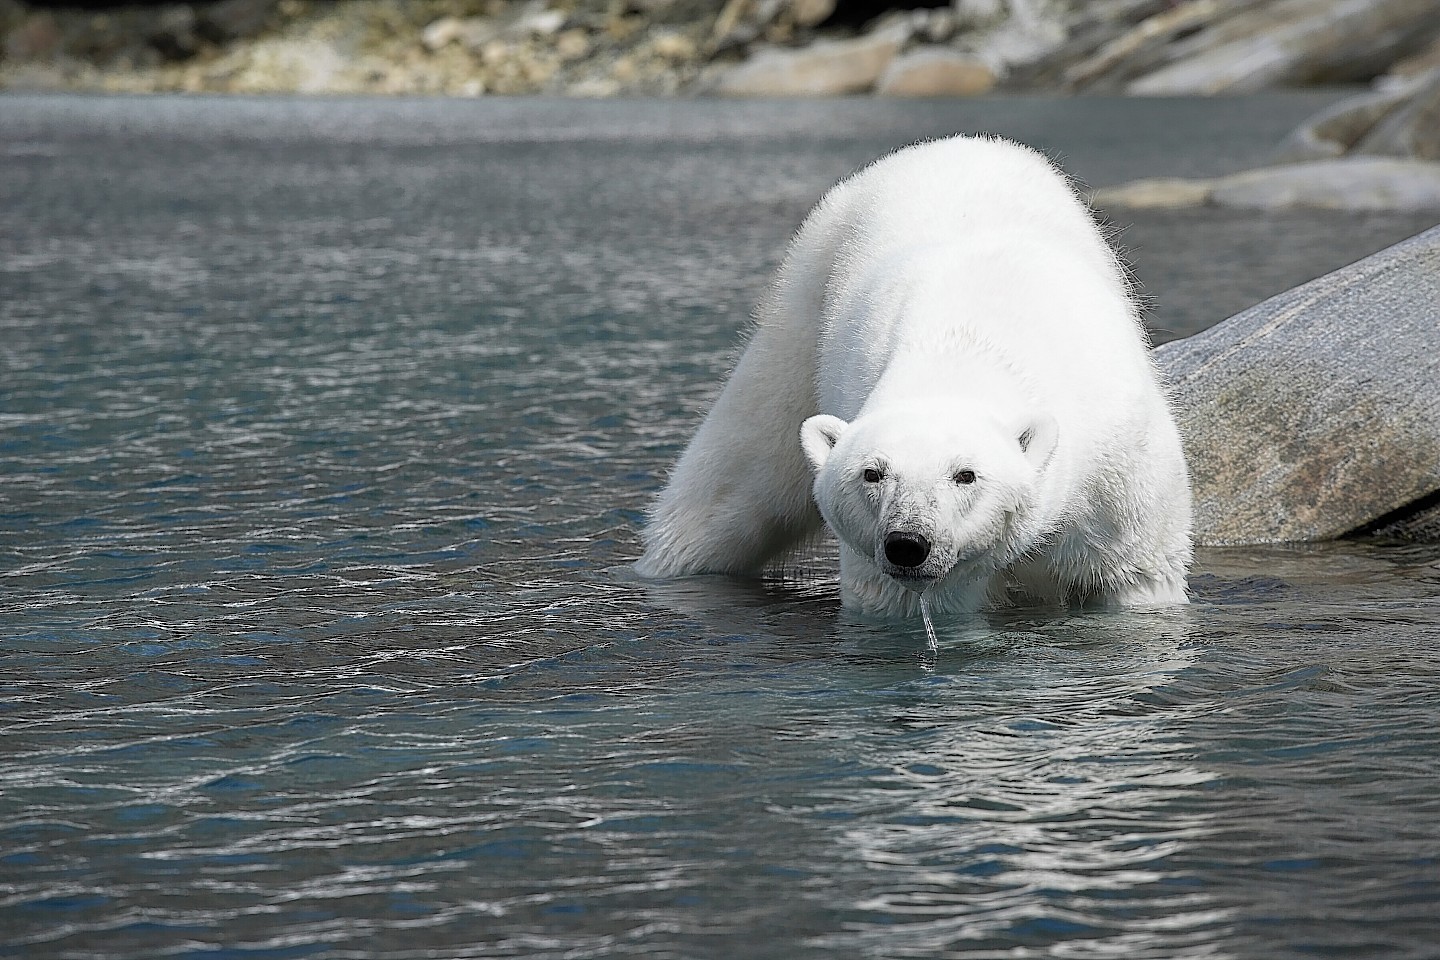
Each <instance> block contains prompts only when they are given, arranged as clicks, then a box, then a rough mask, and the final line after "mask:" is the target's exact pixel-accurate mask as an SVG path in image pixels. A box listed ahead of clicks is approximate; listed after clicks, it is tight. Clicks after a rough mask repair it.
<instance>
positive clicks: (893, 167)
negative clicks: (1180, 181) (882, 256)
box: [817, 137, 1123, 280]
mask: <svg viewBox="0 0 1440 960" xmlns="http://www.w3.org/2000/svg"><path fill="white" fill-rule="evenodd" d="M827 208H832V209H836V210H840V209H843V210H844V211H845V213H844V215H843V217H842V218H843V219H845V220H847V221H848V222H849V232H850V234H851V242H850V243H848V244H847V245H846V246H847V252H848V253H850V254H853V255H856V256H861V257H864V256H875V255H877V253H878V252H879V251H891V250H894V249H897V248H901V247H905V246H919V245H925V244H929V243H948V242H952V241H954V240H955V239H956V236H957V234H960V233H963V234H966V235H970V236H974V237H981V238H983V237H984V236H985V235H987V234H994V233H1005V232H1014V231H1017V230H1021V231H1028V232H1032V233H1034V234H1035V235H1036V236H1044V237H1047V238H1049V239H1051V240H1053V241H1056V242H1058V243H1062V244H1064V245H1065V246H1066V247H1068V248H1069V249H1071V250H1073V251H1075V252H1077V253H1082V254H1083V256H1084V257H1085V258H1086V259H1087V260H1088V261H1089V265H1090V266H1093V267H1094V268H1095V269H1097V270H1099V271H1102V272H1104V273H1106V274H1107V275H1111V276H1113V277H1115V278H1116V279H1117V280H1118V279H1121V278H1122V276H1123V274H1122V273H1121V271H1120V269H1119V266H1118V265H1117V263H1116V261H1115V256H1114V253H1113V252H1112V251H1111V250H1110V248H1109V246H1108V245H1107V244H1106V243H1105V242H1104V240H1103V239H1102V238H1101V237H1100V236H1099V234H1098V232H1097V231H1096V228H1095V223H1094V220H1093V219H1092V218H1091V216H1090V212H1089V210H1088V209H1087V208H1086V207H1085V205H1084V204H1083V203H1082V202H1081V201H1080V199H1079V198H1078V197H1077V196H1076V194H1075V191H1074V189H1073V188H1072V187H1071V185H1070V182H1069V180H1068V179H1066V177H1065V176H1064V174H1062V173H1061V172H1060V171H1059V170H1057V169H1056V168H1055V167H1054V166H1053V165H1052V164H1051V163H1050V161H1049V160H1047V159H1046V158H1045V157H1044V156H1043V155H1041V154H1040V153H1038V152H1037V151H1035V150H1033V149H1031V148H1030V147H1026V146H1023V145H1021V144H1018V143H1012V142H1010V141H1007V140H1000V139H992V138H986V137H951V138H949V139H945V140H935V141H930V142H927V143H921V144H916V145H915V146H912V147H907V148H906V149H904V150H899V151H897V152H895V153H892V154H890V155H889V156H887V157H883V158H881V159H880V160H877V161H876V162H875V163H872V164H871V165H869V166H868V167H866V168H864V169H863V170H861V171H860V172H859V173H857V174H855V175H854V176H852V177H850V178H849V179H848V180H845V181H843V182H842V183H840V184H839V185H837V186H836V187H835V188H834V189H833V190H831V191H830V194H829V195H828V196H827V197H826V200H825V203H824V204H822V206H821V209H820V211H817V214H820V215H823V213H824V212H825V210H826V209H827ZM862 237H863V238H864V240H863V242H861V243H856V242H854V241H855V240H856V239H857V238H862Z"/></svg>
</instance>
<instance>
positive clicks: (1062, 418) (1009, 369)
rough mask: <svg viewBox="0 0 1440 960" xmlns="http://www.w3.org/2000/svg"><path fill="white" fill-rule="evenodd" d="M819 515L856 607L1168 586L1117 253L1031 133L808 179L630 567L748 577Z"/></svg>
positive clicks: (1141, 357) (1184, 531) (1118, 593)
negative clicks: (730, 360) (801, 208)
mask: <svg viewBox="0 0 1440 960" xmlns="http://www.w3.org/2000/svg"><path fill="white" fill-rule="evenodd" d="M822 518H823V521H824V522H825V523H826V524H827V525H828V526H829V528H830V529H831V530H832V531H833V532H834V534H835V535H836V537H837V538H838V539H839V542H840V591H841V599H842V602H843V603H844V604H845V605H846V606H847V607H850V608H853V609H855V610H857V611H859V612H861V613H864V614H870V615H875V616H880V617H904V616H912V615H914V614H915V613H917V612H918V608H919V601H920V597H921V596H922V595H923V596H924V597H925V599H926V601H927V602H928V604H929V606H930V609H932V610H934V611H935V612H937V613H951V614H954V613H968V612H975V611H979V610H985V609H992V608H995V607H1000V606H1005V605H1011V604H1016V603H1040V604H1047V605H1048V604H1058V605H1065V606H1101V607H1134V606H1151V605H1162V604H1174V603H1184V602H1185V575H1186V570H1187V568H1188V566H1189V563H1190V556H1191V546H1190V484H1189V478H1188V474H1187V472H1186V466H1185V458H1184V454H1183V452H1182V450H1181V445H1180V437H1179V433H1178V431H1177V430H1176V427H1175V422H1174V419H1173V417H1172V416H1171V412H1170V409H1169V405H1168V402H1167V400H1166V397H1165V394H1164V392H1163V391H1162V389H1161V385H1160V383H1159V381H1158V378H1157V375H1156V372H1155V368H1154V366H1153V365H1152V363H1151V361H1150V356H1149V350H1148V343H1147V340H1146V336H1145V333H1144V330H1143V328H1142V326H1141V324H1140V321H1139V319H1138V316H1137V310H1136V307H1135V303H1134V301H1133V300H1132V298H1131V296H1130V293H1129V288H1128V283H1127V279H1126V275H1125V272H1124V270H1123V269H1122V268H1121V266H1120V265H1119V263H1118V262H1117V260H1116V257H1115V254H1114V252H1113V251H1112V250H1111V249H1110V247H1109V245H1108V244H1107V243H1106V241H1105V238H1104V237H1103V236H1102V235H1101V233H1100V231H1099V229H1098V228H1097V226H1096V224H1095V221H1094V220H1093V219H1092V217H1091V215H1090V212H1089V210H1088V209H1087V208H1086V206H1085V205H1084V204H1083V203H1082V202H1081V201H1080V199H1079V198H1078V197H1077V196H1076V194H1075V192H1074V190H1073V189H1072V188H1071V186H1070V184H1069V182H1068V181H1067V180H1066V178H1065V177H1064V176H1063V175H1062V174H1060V173H1059V172H1058V171H1057V170H1056V169H1055V168H1054V167H1053V166H1051V164H1050V163H1049V161H1047V160H1046V159H1045V158H1044V157H1042V156H1041V155H1040V154H1039V153H1037V152H1035V151H1033V150H1031V149H1029V148H1028V147H1024V146H1021V145H1019V144H1016V143H1011V142H1007V141H1005V140H1000V139H991V138H978V137H953V138H950V139H945V140H938V141H934V142H928V143H923V144H919V145H916V146H912V147H908V148H906V149H903V150H900V151H898V152H896V153H894V154H891V155H890V156H888V157H885V158H883V159H881V160H879V161H877V162H875V163H874V164H872V165H870V166H869V167H867V168H865V169H864V170H862V171H860V172H859V173H857V174H855V175H854V176H852V177H850V178H849V179H847V180H844V181H842V182H841V183H840V184H838V185H837V186H835V187H834V188H833V189H831V190H830V191H829V192H828V193H827V194H826V195H825V197H824V198H823V199H822V200H821V201H820V203H819V204H818V205H817V206H816V208H815V209H814V211H812V212H811V214H810V215H809V217H807V218H806V220H805V222H804V224H803V225H802V226H801V228H800V230H799V232H798V233H797V234H796V236H795V239H794V240H793V242H792V243H791V246H790V249H789V252H788V254H787V256H786V258H785V261H784V263H783V264H782V266H781V268H780V270H779V273H778V275H777V277H776V279H775V281H774V284H773V286H772V288H771V290H770V292H769V294H768V296H767V297H766V298H765V300H764V301H763V302H762V303H761V305H760V308H759V311H758V316H757V323H756V326H755V329H754V332H753V335H752V336H751V338H750V342H749V344H748V346H747V347H746V348H745V351H744V353H743V354H742V356H741V357H740V360H739V363H738V364H737V365H736V367H735V370H734V372H733V373H732V374H731V376H730V378H729V380H728V382H727V383H726V385H725V387H724V389H723V390H722V392H721V393H720V396H719V398H718V399H717V400H716V402H715V405H714V407H713V408H712V409H711V411H710V413H709V415H708V416H706V418H705V420H704V422H703V423H701V425H700V427H699V429H698V431H697V432H696V434H695V436H694V438H693V439H692V440H691V442H690V445H689V446H688V448H687V449H686V450H685V452H684V454H683V456H681V458H680V461H679V463H678V464H677V465H676V466H675V469H674V470H673V472H672V474H671V476H670V480H669V482H668V484H667V485H666V487H665V489H664V490H663V491H662V492H661V494H660V495H659V497H658V498H657V500H656V502H655V504H654V506H653V508H652V510H651V514H650V522H649V524H648V525H647V527H646V528H645V530H644V534H643V536H644V542H645V552H644V554H643V556H642V557H641V559H640V561H639V562H638V563H637V564H636V570H637V572H638V573H640V574H641V575H642V576H646V577H653V578H668V577H679V576H687V575H692V574H701V573H732V574H735V573H756V572H759V571H760V570H762V569H763V568H764V567H765V566H766V565H767V564H768V563H770V562H772V561H775V560H776V559H777V558H780V557H782V556H783V555H784V554H785V553H786V552H787V551H790V550H793V549H794V548H796V547H797V546H798V545H800V544H802V543H803V542H804V541H805V540H806V539H807V538H809V537H811V536H812V535H814V534H815V533H816V532H817V531H818V530H819V528H820V524H821V520H822Z"/></svg>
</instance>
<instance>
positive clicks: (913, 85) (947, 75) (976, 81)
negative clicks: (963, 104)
mask: <svg viewBox="0 0 1440 960" xmlns="http://www.w3.org/2000/svg"><path fill="white" fill-rule="evenodd" d="M994 86H995V73H994V71H992V70H991V69H990V68H989V67H988V66H986V65H985V64H984V63H982V62H980V61H979V60H977V59H976V58H974V57H971V56H968V55H966V54H963V53H960V52H958V51H955V50H950V49H948V48H946V47H921V48H919V49H917V50H911V51H908V52H906V53H904V54H901V55H900V56H898V57H896V58H895V59H894V60H892V61H890V65H889V66H888V67H886V68H885V72H884V73H883V74H882V75H881V76H880V80H879V82H878V83H877V84H876V86H875V92H876V93H879V94H882V95H885V96H891V97H972V96H976V95H978V94H982V93H987V92H989V91H990V90H991V89H992V88H993V87H994Z"/></svg>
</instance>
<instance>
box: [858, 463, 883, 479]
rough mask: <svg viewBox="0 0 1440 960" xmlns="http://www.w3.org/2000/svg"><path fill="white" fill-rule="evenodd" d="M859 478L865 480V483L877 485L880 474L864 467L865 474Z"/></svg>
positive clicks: (872, 468) (871, 468)
mask: <svg viewBox="0 0 1440 960" xmlns="http://www.w3.org/2000/svg"><path fill="white" fill-rule="evenodd" d="M860 476H862V477H864V478H865V482H866V483H879V482H880V478H881V476H882V474H881V473H880V471H879V470H876V469H875V468H874V467H866V468H865V472H864V473H862V474H860Z"/></svg>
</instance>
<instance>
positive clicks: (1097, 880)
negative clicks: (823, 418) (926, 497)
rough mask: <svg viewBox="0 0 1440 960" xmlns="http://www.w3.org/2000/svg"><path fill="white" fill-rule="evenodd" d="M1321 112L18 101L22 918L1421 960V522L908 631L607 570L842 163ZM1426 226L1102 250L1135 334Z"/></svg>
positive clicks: (8, 869) (1161, 165) (10, 400)
mask: <svg viewBox="0 0 1440 960" xmlns="http://www.w3.org/2000/svg"><path fill="white" fill-rule="evenodd" d="M1328 96H1330V95H1323V94H1322V95H1314V94H1304V95H1285V96H1278V97H1254V98H1245V99H1242V100H1238V101H1230V102H1223V101H1203V102H1202V101H1118V100H1081V101H1049V100H1041V99H1016V100H985V101H977V102H964V103H925V104H886V103H876V102H871V101H839V102H823V103H814V104H793V103H761V104H745V103H709V102H707V103H683V102H669V103H596V104H577V103H567V102H545V101H494V102H492V101H485V102H479V103H468V102H455V101H403V100H401V101H345V100H333V101H332V100H263V99H253V100H245V99H239V100H222V99H201V98H195V99H186V98H158V99H126V98H115V99H103V98H70V97H6V98H0V334H3V338H4V339H3V343H0V655H3V665H4V671H3V674H0V955H3V956H15V957H25V958H30V957H45V958H51V957H54V958H82V957H83V958H101V957H104V958H111V957H114V958H119V957H147V958H148V957H197V958H199V957H204V958H294V957H337V958H340V957H356V958H359V957H364V958H372V957H374V958H382V957H383V958H412V957H413V958H419V957H439V958H461V957H536V958H562V957H566V958H569V957H717V958H731V957H746V958H750V957H755V958H770V957H774V958H807V957H816V958H818V957H876V958H880V957H886V958H888V957H967V958H970V957H973V958H982V957H987V958H988V957H1000V956H1005V957H1042V956H1043V957H1116V958H1155V960H1176V958H1189V957H1195V958H1200V957H1204V958H1216V957H1236V958H1248V957H1255V958H1272V957H1314V956H1335V957H1397V958H1398V957H1406V958H1410V957H1414V958H1422V957H1433V956H1435V955H1436V948H1435V944H1436V943H1437V942H1440V921H1437V919H1436V915H1437V908H1440V860H1437V856H1440V827H1437V823H1440V779H1437V775H1440V732H1437V731H1440V692H1437V690H1436V686H1437V684H1436V678H1437V676H1440V652H1437V643H1436V641H1437V639H1440V548H1435V547H1397V546H1385V545H1380V544H1342V545H1327V546H1321V547H1280V548H1266V549H1257V550H1231V551H1211V552H1206V553H1203V554H1202V555H1201V557H1200V559H1199V562H1198V563H1197V566H1196V570H1195V575H1194V577H1193V580H1192V587H1193V590H1194V594H1195V598H1196V602H1195V603H1194V604H1192V605H1191V606H1190V607H1189V608H1188V609H1185V610H1182V611H1175V612H1170V613H1165V614H1143V615H1142V614H1128V615H1121V614H1084V615H1079V614H1077V615H1072V616H1064V617H1054V616H1040V615H1037V614H1028V613H1024V612H1017V613H1013V614H1007V615H1003V616H993V617H986V618H976V619H973V620H965V621H959V622H952V623H946V624H941V625H940V635H941V636H940V640H941V643H940V650H939V652H938V654H936V655H934V656H930V655H927V653H926V644H925V636H924V632H923V629H922V627H921V626H920V625H919V624H918V623H917V624H900V625H894V626H888V627H886V626H878V625H875V624H868V623H863V622H859V621H856V620H854V619H852V618H850V617H848V616H846V615H845V614H844V613H842V612H841V611H840V610H839V608H838V602H837V599H836V587H835V583H834V577H833V570H832V569H831V568H830V567H829V566H828V565H827V564H826V563H825V561H824V558H823V555H822V557H821V558H819V559H817V560H816V561H815V562H814V563H813V564H811V565H809V566H808V567H807V568H805V569H804V570H802V571H801V572H800V573H799V574H797V575H796V576H794V577H792V578H789V579H785V580H774V581H769V582H766V583H760V584H749V583H743V582H735V581H727V580H723V579H700V580H696V581H690V582H686V583H680V584H671V585H652V584H644V583H641V582H639V581H637V580H635V579H634V578H633V577H632V576H631V575H630V574H629V572H628V563H629V562H630V561H631V560H633V559H634V557H635V556H636V554H637V552H638V548H637V542H636V536H637V529H638V525H639V523H640V518H641V511H642V509H643V506H644V504H645V502H646V500H647V498H648V497H649V496H650V495H651V493H652V492H653V491H654V490H655V489H656V487H657V486H658V484H659V483H660V481H661V478H662V477H663V475H664V471H665V469H666V467H667V465H668V464H669V462H670V461H671V460H672V459H673V457H674V456H675V455H676V454H677V453H678V451H679V448H680V446H681V445H682V444H683V443H684V441H685V439H686V438H687V437H688V435H689V432H690V430H691V429H692V428H693V425H694V422H695V418H696V417H697V416H698V415H699V413H700V412H701V411H703V409H704V408H705V405H706V403H707V402H708V399H709V398H710V397H711V396H713V393H714V391H715V390H716V388H717V386H718V380H719V377H720V376H721V375H722V374H723V372H724V370H725V368H726V366H727V364H728V362H729V359H730V357H731V356H732V354H733V350H734V347H735V344H736V342H737V335H738V332H739V330H740V329H741V328H742V326H743V323H744V320H745V317H746V316H747V314H748V312H749V309H750V305H751V304H752V303H753V301H754V299H755V297H756V295H757V294H758V292H759V291H760V290H761V289H762V288H763V285H764V282H765V279H766V275H767V273H768V272H769V271H770V270H771V269H772V268H773V266H774V265H775V263H776V262H777V261H778V258H779V256H780V254H781V252H782V249H783V244H784V241H785V239H786V237H787V236H788V235H789V232H790V231H791V230H792V229H793V228H794V227H795V226H796V224H798V222H799V220H800V218H801V217H803V215H804V213H805V211H806V210H807V209H808V207H809V206H810V205H811V204H812V203H813V202H814V201H815V199H816V198H818V196H819V195H820V193H821V192H823V190H824V189H825V187H826V186H828V185H829V184H830V183H831V182H832V181H833V180H834V179H835V178H837V177H839V176H842V175H844V174H845V173H847V172H848V171H850V170H852V169H854V168H855V167H856V166H857V165H859V164H861V163H864V162H865V161H867V160H869V159H872V158H873V157H874V156H876V155H878V154H880V153H882V152H884V151H885V150H888V149H892V148H894V147H897V146H900V145H902V144H904V143H906V142H909V141H911V140H914V139H916V138H919V137H924V136H935V135H940V134H943V133H948V132H956V131H990V132H997V133H1004V134H1007V135H1010V136H1014V137H1017V138H1019V139H1023V140H1026V141H1028V142H1032V143H1034V144H1036V145H1037V146H1040V147H1042V148H1043V149H1046V150H1047V151H1049V152H1051V153H1052V154H1054V155H1056V156H1059V157H1060V158H1061V159H1062V161H1063V162H1064V163H1065V164H1066V166H1067V169H1069V170H1070V172H1072V173H1073V174H1075V175H1076V176H1079V177H1081V178H1084V179H1086V180H1088V181H1089V182H1091V183H1092V184H1094V185H1106V184H1109V183H1114V182H1118V181H1120V180H1124V179H1128V178H1131V177H1135V176H1155V175H1182V174H1183V175H1210V174H1216V173H1221V172H1225V171H1227V170H1231V169H1238V168H1241V167H1244V166H1247V165H1250V164H1253V163H1255V162H1259V161H1260V160H1263V158H1264V155H1265V152H1266V150H1267V149H1268V148H1269V146H1270V144H1272V143H1273V142H1274V141H1275V140H1276V139H1278V138H1279V136H1281V135H1282V134H1283V133H1284V132H1285V131H1286V130H1287V129H1288V128H1289V126H1290V125H1292V124H1293V123H1294V122H1296V121H1297V120H1299V119H1300V118H1301V117H1303V116H1304V115H1306V114H1307V113H1309V112H1310V111H1311V110H1313V109H1314V108H1315V106H1317V105H1318V104H1321V103H1324V102H1326V99H1327V97H1328ZM1432 223H1433V217H1432V218H1429V219H1428V220H1427V219H1426V218H1423V217H1400V216H1371V217H1356V216H1353V215H1326V214H1295V215H1283V216H1280V215H1276V216H1256V215H1249V214H1246V215H1241V214H1235V213H1224V212H1217V211H1202V212H1184V213H1167V214H1159V215H1157V214H1146V215H1143V216H1137V217H1136V218H1135V220H1134V222H1133V223H1132V224H1129V225H1128V226H1126V229H1125V230H1124V232H1123V233H1122V234H1121V241H1122V243H1123V244H1124V245H1125V246H1126V247H1127V248H1128V249H1129V250H1130V251H1131V259H1132V260H1133V262H1134V266H1135V270H1136V273H1137V275H1138V277H1139V279H1140V281H1141V283H1142V284H1143V285H1144V289H1145V291H1146V292H1147V294H1148V295H1149V296H1150V297H1151V298H1152V307H1151V312H1150V320H1151V323H1152V326H1153V327H1154V328H1155V329H1156V331H1157V334H1158V338H1161V339H1163V338H1164V337H1165V336H1168V335H1172V334H1179V333H1187V332H1192V331H1194V330H1197V329H1200V328H1203V327H1204V326H1207V325H1209V324H1211V323H1214V322H1216V321H1218V320H1220V319H1223V318H1224V317H1225V316H1227V315H1229V314H1230V313H1233V312H1235V311H1236V310H1238V309H1241V308H1243V307H1245V306H1247V305H1249V304H1250V303H1252V302H1254V301H1255V300H1258V299H1260V298H1262V297H1264V296H1266V295H1268V294H1270V293H1275V292H1278V291H1279V290H1281V289H1284V288H1285V287H1287V286H1290V285H1292V284H1294V283H1298V282H1301V281H1303V280H1306V279H1309V278H1310V277H1312V276H1315V275H1317V274H1319V273H1322V272H1325V271H1327V270H1329V269H1332V268H1334V267H1336V266H1340V265H1342V264H1343V263H1346V262H1348V261H1350V260H1353V259H1356V258H1358V257H1360V256H1363V255H1365V254H1367V253H1369V252H1372V251H1373V250H1375V249H1378V248H1380V247H1382V246H1384V245H1386V244H1388V243H1390V242H1393V241H1395V240H1399V239H1401V238H1403V237H1405V236H1408V235H1410V234H1413V233H1415V232H1418V231H1419V230H1420V229H1423V228H1424V227H1427V226H1430V225H1431V224H1432ZM1122 226H1124V225H1122ZM822 554H823V551H822Z"/></svg>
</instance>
